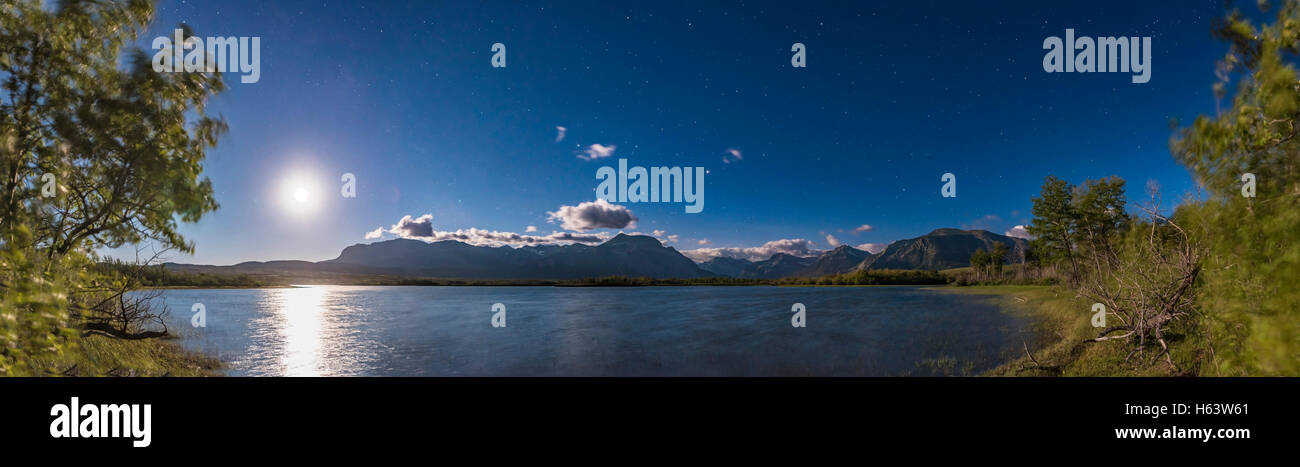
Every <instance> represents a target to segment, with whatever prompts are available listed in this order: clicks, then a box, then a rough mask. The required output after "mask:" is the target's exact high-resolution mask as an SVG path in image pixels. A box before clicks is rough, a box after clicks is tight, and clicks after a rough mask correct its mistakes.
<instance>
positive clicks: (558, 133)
mask: <svg viewBox="0 0 1300 467" xmlns="http://www.w3.org/2000/svg"><path fill="white" fill-rule="evenodd" d="M566 131H569V129H568V128H565V127H562V126H557V127H555V142H557V143H558V142H560V141H564V133H565V132H566Z"/></svg>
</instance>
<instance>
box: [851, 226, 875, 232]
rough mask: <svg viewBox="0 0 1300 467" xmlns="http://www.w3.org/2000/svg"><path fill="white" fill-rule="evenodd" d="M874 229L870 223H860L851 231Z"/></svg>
mask: <svg viewBox="0 0 1300 467" xmlns="http://www.w3.org/2000/svg"><path fill="white" fill-rule="evenodd" d="M875 229H876V228H875V227H872V226H871V224H862V225H860V226H858V227H857V228H855V229H853V233H863V232H870V231H872V230H875Z"/></svg>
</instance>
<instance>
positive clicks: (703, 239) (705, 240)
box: [695, 238, 709, 245]
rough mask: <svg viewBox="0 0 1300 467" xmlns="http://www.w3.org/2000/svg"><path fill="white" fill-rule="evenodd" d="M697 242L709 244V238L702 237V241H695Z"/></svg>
mask: <svg viewBox="0 0 1300 467" xmlns="http://www.w3.org/2000/svg"><path fill="white" fill-rule="evenodd" d="M695 243H699V244H701V245H708V244H709V239H707V238H701V239H700V241H698V242H695Z"/></svg>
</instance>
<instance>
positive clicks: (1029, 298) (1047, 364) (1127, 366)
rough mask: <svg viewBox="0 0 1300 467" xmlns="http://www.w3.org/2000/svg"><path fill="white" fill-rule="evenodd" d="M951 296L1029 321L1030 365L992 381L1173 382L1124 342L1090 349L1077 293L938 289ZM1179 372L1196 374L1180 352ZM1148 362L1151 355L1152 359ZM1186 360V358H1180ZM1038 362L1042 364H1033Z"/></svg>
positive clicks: (1090, 332)
mask: <svg viewBox="0 0 1300 467" xmlns="http://www.w3.org/2000/svg"><path fill="white" fill-rule="evenodd" d="M935 290H941V291H944V292H946V293H961V294H975V295H995V296H998V297H1000V299H1001V300H1003V301H1004V304H1005V305H1006V306H1007V307H1008V309H1010V310H1012V311H1011V312H1012V313H1016V314H1018V315H1020V316H1023V317H1025V318H1028V319H1029V320H1030V322H1031V333H1032V335H1033V337H1032V338H1031V339H1028V340H1026V341H1025V342H1024V344H1023V347H1027V348H1028V350H1029V353H1031V354H1032V355H1033V359H1031V358H1030V357H1029V356H1028V355H1026V354H1024V353H1023V352H1022V354H1021V356H1020V357H1019V358H1017V359H1015V360H1012V361H1010V362H1007V363H1004V364H1002V365H1001V366H999V367H997V368H994V369H993V370H990V371H988V372H987V373H986V375H988V376H1172V375H1175V374H1178V372H1173V371H1170V370H1169V369H1168V368H1166V365H1163V364H1160V363H1150V362H1149V360H1150V359H1149V358H1138V357H1136V356H1135V357H1133V358H1131V359H1129V360H1127V361H1126V360H1125V356H1126V355H1127V354H1128V347H1127V346H1126V344H1124V343H1121V342H1119V341H1111V342H1093V343H1085V342H1084V340H1085V339H1089V338H1092V337H1095V336H1096V330H1095V329H1094V328H1093V327H1092V323H1091V322H1090V317H1091V314H1092V312H1091V305H1092V304H1091V303H1090V302H1089V301H1088V300H1086V299H1085V298H1083V297H1080V296H1078V295H1076V294H1075V293H1074V292H1072V291H1069V290H1067V289H1064V288H1061V287H1056V286H1035V285H998V286H976V287H942V288H940V287H936V288H935ZM1171 345H1173V346H1174V347H1175V352H1174V353H1173V356H1174V361H1175V363H1177V364H1178V365H1179V367H1180V368H1183V369H1184V370H1187V369H1189V368H1196V366H1195V364H1194V358H1192V357H1190V356H1188V355H1185V354H1183V353H1180V352H1178V351H1177V345H1178V342H1177V341H1176V340H1175V341H1174V342H1173V344H1171ZM1148 356H1149V355H1148ZM1180 357H1181V358H1180ZM1034 360H1037V363H1035V362H1034Z"/></svg>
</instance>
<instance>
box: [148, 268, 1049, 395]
mask: <svg viewBox="0 0 1300 467" xmlns="http://www.w3.org/2000/svg"><path fill="white" fill-rule="evenodd" d="M163 297H164V300H165V301H166V304H167V306H168V308H169V309H170V310H171V313H172V315H171V316H170V318H169V319H170V326H171V327H172V329H174V330H176V329H179V330H180V334H181V335H182V336H183V339H182V343H183V345H185V346H186V347H189V348H192V349H196V350H199V351H203V352H205V353H208V354H210V355H213V356H216V357H219V358H221V359H222V360H223V361H225V362H226V364H227V372H228V373H229V374H231V375H237V376H239V375H250V376H266V375H289V376H317V375H319V376H348V375H362V376H454V375H464V376H551V375H556V376H589V375H608V376H621V375H646V376H657V375H673V376H677V375H681V376H746V375H754V376H791V375H796V376H802V375H824V376H857V375H871V376H878V375H948V374H975V373H978V372H981V371H984V370H987V369H989V368H992V367H994V366H997V365H998V364H1000V363H1001V362H1003V361H1006V360H1008V359H1010V358H1011V357H1013V356H1014V355H1015V354H1016V353H1017V352H1018V350H1019V349H1020V342H1021V334H1022V333H1023V332H1025V331H1026V328H1027V326H1026V325H1027V323H1026V322H1025V320H1024V319H1022V318H1019V317H1016V316H1014V315H1012V314H1010V313H1006V312H1004V311H1003V310H1001V309H999V306H998V305H997V304H996V303H995V301H994V300H993V299H991V298H988V297H980V296H974V295H967V294H950V293H944V292H942V291H938V290H934V289H931V288H924V287H359V286H356V287H354V286H310V287H301V288H282V289H222V290H198V289H194V290H190V289H179V290H168V291H166V293H165V294H164V296H163ZM195 303H202V304H203V306H204V309H205V310H206V318H207V323H206V327H203V328H194V327H192V326H191V325H190V319H191V315H192V313H191V312H190V310H191V309H192V308H191V307H192V306H193V304H195ZM494 303H502V304H504V305H505V306H506V327H504V328H494V327H493V326H492V324H491V318H492V315H493V312H492V311H491V307H492V304H494ZM794 303H803V304H804V305H805V307H806V309H807V312H806V313H807V315H806V316H807V320H806V323H807V326H806V327H804V328H795V327H792V326H791V324H790V322H791V316H792V315H793V313H792V312H791V306H792V305H793V304H794Z"/></svg>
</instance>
